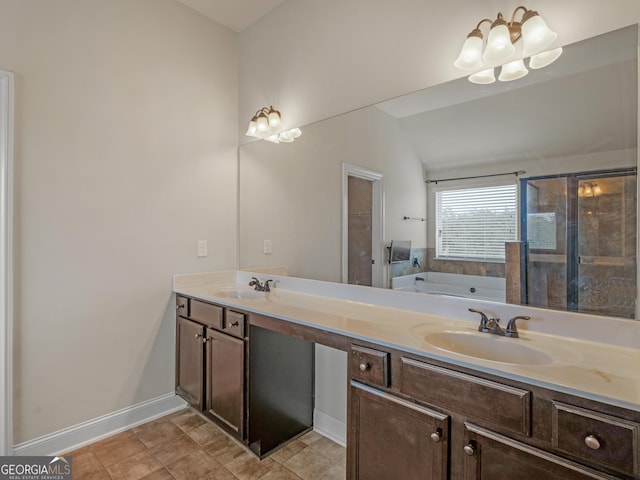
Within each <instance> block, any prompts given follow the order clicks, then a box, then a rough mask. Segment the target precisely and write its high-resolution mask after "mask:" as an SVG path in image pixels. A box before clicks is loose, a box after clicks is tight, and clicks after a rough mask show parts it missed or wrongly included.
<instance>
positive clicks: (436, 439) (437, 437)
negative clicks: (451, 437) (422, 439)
mask: <svg viewBox="0 0 640 480" xmlns="http://www.w3.org/2000/svg"><path fill="white" fill-rule="evenodd" d="M429 436H430V437H431V440H433V443H438V442H440V440H442V431H441V430H440V429H438V430H437V431H436V432H433V433H432V434H431V435H429Z"/></svg>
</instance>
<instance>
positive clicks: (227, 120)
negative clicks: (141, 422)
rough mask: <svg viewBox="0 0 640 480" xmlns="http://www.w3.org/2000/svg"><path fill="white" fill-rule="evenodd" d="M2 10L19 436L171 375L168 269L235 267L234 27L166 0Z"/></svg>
mask: <svg viewBox="0 0 640 480" xmlns="http://www.w3.org/2000/svg"><path fill="white" fill-rule="evenodd" d="M0 12H1V13H0V68H3V69H7V70H10V71H13V72H15V83H16V85H15V86H16V99H15V105H16V144H15V147H16V152H15V168H16V172H15V196H16V199H15V200H16V212H15V232H14V234H15V270H16V277H17V278H16V281H15V358H14V365H15V379H14V383H15V400H14V402H15V405H14V408H15V412H14V417H15V420H14V423H15V435H14V443H20V442H23V441H26V440H30V439H33V438H36V437H38V436H40V435H43V434H47V433H50V432H53V431H56V430H58V429H61V428H63V427H68V426H71V425H74V424H76V423H78V422H81V421H85V420H89V419H93V418H95V417H98V416H100V415H103V414H107V413H111V412H114V411H116V410H118V409H121V408H124V407H128V406H130V405H133V404H136V403H139V402H142V401H145V400H148V399H151V398H154V397H157V396H159V395H162V394H166V393H169V392H172V391H173V388H174V371H173V366H174V363H173V362H174V360H173V358H174V354H173V349H174V313H173V312H174V309H173V307H172V305H171V301H172V297H171V276H172V274H173V273H177V272H193V271H208V270H214V269H221V268H233V267H234V266H235V260H236V236H235V217H236V186H235V178H236V145H237V144H236V138H237V133H236V125H237V105H238V95H237V89H238V78H237V39H236V35H235V34H234V33H233V32H231V31H229V30H227V29H225V28H223V27H221V26H219V25H218V24H216V23H214V22H212V21H210V20H208V19H207V18H205V17H203V16H201V15H199V14H197V13H196V12H194V11H192V10H190V9H188V8H186V7H185V6H183V5H181V4H179V3H178V2H176V1H175V0H135V1H133V0H55V1H53V0H0ZM198 239H206V240H208V243H209V256H208V257H207V258H202V259H197V258H196V241H197V240H198Z"/></svg>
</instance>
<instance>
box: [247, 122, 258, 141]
mask: <svg viewBox="0 0 640 480" xmlns="http://www.w3.org/2000/svg"><path fill="white" fill-rule="evenodd" d="M257 130H258V124H257V123H256V121H255V120H253V119H252V120H251V121H250V122H249V128H247V133H245V135H247V136H249V137H257V135H256V132H257Z"/></svg>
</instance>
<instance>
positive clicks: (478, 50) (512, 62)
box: [454, 6, 562, 84]
mask: <svg viewBox="0 0 640 480" xmlns="http://www.w3.org/2000/svg"><path fill="white" fill-rule="evenodd" d="M519 12H522V18H521V19H520V21H516V16H517V15H518V13H519ZM484 23H489V24H491V27H490V29H489V35H488V36H487V42H486V45H485V44H484V41H483V39H484V36H483V34H482V31H481V30H480V27H481V26H482V25H483V24H484ZM557 37H558V34H557V33H556V32H554V31H552V30H551V29H550V28H549V26H548V25H547V23H546V22H545V21H544V20H543V19H542V17H541V16H540V15H539V14H538V12H536V11H533V10H529V9H528V8H526V7H523V6H520V7H518V8H516V9H515V10H514V11H513V14H512V15H511V21H509V22H507V21H506V20H505V19H504V18H503V16H502V13H498V16H497V18H496V19H495V20H490V19H488V18H485V19H483V20H481V21H480V22H479V23H478V25H477V26H476V28H474V29H473V30H472V31H471V33H470V34H469V35H468V36H467V39H466V40H465V42H464V45H463V46H462V50H461V51H460V55H458V58H457V59H456V61H455V62H454V65H455V66H456V67H457V68H459V69H461V70H480V71H478V72H476V73H474V74H472V75H470V76H469V81H470V82H472V83H478V84H489V83H493V82H495V81H496V74H495V71H494V69H495V66H496V65H497V66H499V67H500V74H499V75H498V80H500V81H502V82H509V81H511V80H517V79H518V78H522V77H524V76H525V75H526V74H528V73H529V70H528V69H527V67H526V66H525V63H524V59H520V58H518V57H517V56H516V51H517V50H518V49H517V48H516V46H517V45H518V42H519V41H520V40H522V42H521V44H522V50H521V54H522V55H523V56H525V57H530V58H529V68H532V69H538V68H544V67H546V66H547V65H550V64H551V63H553V62H555V61H556V60H557V59H558V57H560V55H561V54H562V48H554V49H549V47H550V46H551V45H552V44H553V42H554V41H555V40H556V38H557ZM483 67H484V68H483ZM487 67H489V68H487Z"/></svg>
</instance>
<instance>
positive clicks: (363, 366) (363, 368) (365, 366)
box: [360, 363, 371, 372]
mask: <svg viewBox="0 0 640 480" xmlns="http://www.w3.org/2000/svg"><path fill="white" fill-rule="evenodd" d="M370 368H371V366H370V365H369V364H368V363H361V364H360V371H362V372H366V371H367V370H369V369H370Z"/></svg>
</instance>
